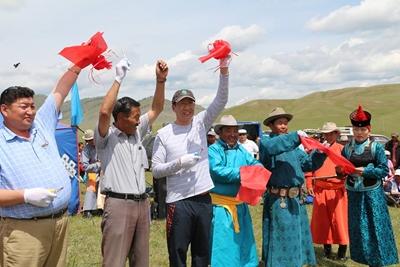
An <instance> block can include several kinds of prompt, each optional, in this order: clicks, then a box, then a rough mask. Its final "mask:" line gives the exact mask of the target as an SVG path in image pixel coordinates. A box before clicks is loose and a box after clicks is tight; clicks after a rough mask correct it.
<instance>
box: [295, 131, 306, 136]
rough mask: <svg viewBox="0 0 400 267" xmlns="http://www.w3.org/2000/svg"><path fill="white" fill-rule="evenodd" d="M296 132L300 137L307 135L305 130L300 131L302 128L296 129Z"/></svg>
mask: <svg viewBox="0 0 400 267" xmlns="http://www.w3.org/2000/svg"><path fill="white" fill-rule="evenodd" d="M297 134H298V135H299V136H300V137H308V135H307V134H306V132H305V131H302V130H298V131H297Z"/></svg>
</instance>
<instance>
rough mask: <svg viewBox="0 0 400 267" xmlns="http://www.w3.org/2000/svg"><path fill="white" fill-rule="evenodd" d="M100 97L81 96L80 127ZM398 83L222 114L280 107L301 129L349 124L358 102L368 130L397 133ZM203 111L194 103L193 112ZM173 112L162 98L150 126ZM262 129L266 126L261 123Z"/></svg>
mask: <svg viewBox="0 0 400 267" xmlns="http://www.w3.org/2000/svg"><path fill="white" fill-rule="evenodd" d="M44 98H45V97H44V96H43V95H38V96H36V98H35V99H36V103H37V106H40V105H41V103H43V101H44ZM102 99H103V97H95V98H85V99H82V106H83V108H84V112H85V115H84V120H83V123H82V124H81V125H80V128H81V129H88V128H94V127H95V125H96V123H97V119H98V112H99V107H100V104H101V101H102ZM399 100H400V84H388V85H377V86H371V87H365V88H364V87H363V88H360V87H355V88H344V89H337V90H329V91H324V92H316V93H312V94H309V95H307V96H304V97H301V98H297V99H281V100H279V99H278V100H277V99H274V100H266V99H262V100H253V101H250V102H247V103H245V104H242V105H239V106H234V107H231V108H228V109H225V110H224V112H223V114H232V115H233V116H235V118H237V119H238V120H251V121H259V122H261V123H262V121H263V120H264V119H265V118H266V116H267V115H268V113H270V112H271V110H272V109H273V108H274V107H277V106H280V107H283V108H284V109H285V110H286V111H287V112H289V113H292V114H293V115H294V118H293V120H292V122H291V123H290V125H289V127H290V129H292V130H296V129H304V128H318V127H321V126H322V124H323V123H324V122H326V121H334V122H336V123H337V124H338V126H345V125H349V124H350V121H349V113H350V112H351V111H353V110H354V109H356V108H357V105H358V104H361V105H362V106H363V107H364V108H365V109H366V110H368V111H369V112H371V113H372V131H373V132H374V133H381V134H386V135H390V133H391V132H394V131H399V132H400V109H399V108H398V107H399ZM151 101H152V97H148V98H144V99H142V100H140V103H141V109H142V112H146V111H147V110H149V107H150V104H151ZM201 110H204V108H203V107H201V106H198V105H197V106H196V112H199V111H201ZM62 112H63V121H64V122H65V123H67V124H68V123H69V116H70V103H69V102H66V103H65V104H64V105H63V108H62ZM174 119H175V114H174V113H173V111H172V109H171V102H170V101H169V100H165V109H164V111H163V113H162V114H161V115H160V117H159V118H158V119H157V121H156V123H155V125H154V129H155V130H156V129H159V128H160V127H161V125H162V123H163V122H171V121H173V120H174ZM264 129H266V127H265V126H264Z"/></svg>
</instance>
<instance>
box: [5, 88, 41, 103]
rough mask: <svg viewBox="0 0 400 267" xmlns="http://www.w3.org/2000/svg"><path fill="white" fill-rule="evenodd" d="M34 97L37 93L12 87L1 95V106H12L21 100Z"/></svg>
mask: <svg viewBox="0 0 400 267" xmlns="http://www.w3.org/2000/svg"><path fill="white" fill-rule="evenodd" d="M34 95H35V92H34V91H33V90H32V89H30V88H28V87H23V86H11V87H8V88H7V89H6V90H4V91H3V92H2V93H1V96H0V105H2V104H6V105H11V104H12V103H14V102H15V101H17V100H18V99H20V98H29V97H33V96H34Z"/></svg>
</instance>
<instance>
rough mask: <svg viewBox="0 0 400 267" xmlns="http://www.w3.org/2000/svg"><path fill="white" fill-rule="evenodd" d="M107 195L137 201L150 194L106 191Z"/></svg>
mask: <svg viewBox="0 0 400 267" xmlns="http://www.w3.org/2000/svg"><path fill="white" fill-rule="evenodd" d="M106 196H107V197H112V198H119V199H131V200H135V201H140V200H145V199H147V197H148V195H147V194H146V193H143V194H140V195H136V194H121V193H115V192H106Z"/></svg>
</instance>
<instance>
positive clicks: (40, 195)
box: [24, 188, 57, 208]
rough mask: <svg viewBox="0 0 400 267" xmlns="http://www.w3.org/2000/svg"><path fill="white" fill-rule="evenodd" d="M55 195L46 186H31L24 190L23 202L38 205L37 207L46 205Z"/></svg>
mask: <svg viewBox="0 0 400 267" xmlns="http://www.w3.org/2000/svg"><path fill="white" fill-rule="evenodd" d="M56 196H57V195H56V194H55V193H52V192H51V191H50V190H49V189H46V188H32V189H25V190H24V200H25V203H28V204H31V205H34V206H38V207H42V208H45V207H48V206H49V205H50V203H51V202H53V200H54V198H55V197H56Z"/></svg>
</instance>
